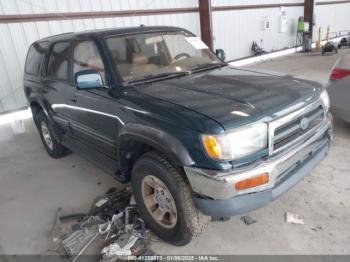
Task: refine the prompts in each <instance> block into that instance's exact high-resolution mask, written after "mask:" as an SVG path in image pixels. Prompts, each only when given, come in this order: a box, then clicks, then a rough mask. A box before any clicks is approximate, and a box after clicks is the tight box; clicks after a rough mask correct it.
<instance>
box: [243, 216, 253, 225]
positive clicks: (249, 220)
mask: <svg viewBox="0 0 350 262" xmlns="http://www.w3.org/2000/svg"><path fill="white" fill-rule="evenodd" d="M241 220H242V221H243V223H244V224H246V225H247V226H250V225H251V224H254V223H256V220H254V219H253V218H251V217H250V216H243V217H241Z"/></svg>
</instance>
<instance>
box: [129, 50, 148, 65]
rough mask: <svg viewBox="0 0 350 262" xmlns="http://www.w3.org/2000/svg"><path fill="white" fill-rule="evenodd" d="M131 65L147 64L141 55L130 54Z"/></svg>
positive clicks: (145, 58) (146, 60)
mask: <svg viewBox="0 0 350 262" xmlns="http://www.w3.org/2000/svg"><path fill="white" fill-rule="evenodd" d="M132 63H133V64H136V65H145V64H147V63H148V59H147V57H146V56H144V55H143V54H136V53H134V54H132Z"/></svg>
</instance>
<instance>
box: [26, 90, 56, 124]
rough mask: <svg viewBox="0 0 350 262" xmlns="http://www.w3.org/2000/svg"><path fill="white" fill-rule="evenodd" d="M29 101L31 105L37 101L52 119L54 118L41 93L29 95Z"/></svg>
mask: <svg viewBox="0 0 350 262" xmlns="http://www.w3.org/2000/svg"><path fill="white" fill-rule="evenodd" d="M28 102H29V105H28V106H29V107H31V103H32V102H34V103H37V104H38V105H39V106H40V107H41V109H42V110H43V111H44V114H45V115H46V116H47V117H48V118H49V119H50V120H52V115H51V114H50V111H49V109H48V108H47V107H46V106H45V103H44V101H43V100H42V99H41V98H40V96H39V95H34V96H29V97H28Z"/></svg>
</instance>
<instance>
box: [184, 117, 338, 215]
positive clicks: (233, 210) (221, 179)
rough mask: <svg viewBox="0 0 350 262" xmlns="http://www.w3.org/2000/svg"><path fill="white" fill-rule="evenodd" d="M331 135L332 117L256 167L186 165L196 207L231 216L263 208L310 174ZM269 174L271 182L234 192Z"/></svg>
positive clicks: (205, 211) (214, 213)
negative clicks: (221, 168)
mask: <svg viewBox="0 0 350 262" xmlns="http://www.w3.org/2000/svg"><path fill="white" fill-rule="evenodd" d="M330 138H331V120H330V119H328V118H327V120H326V124H324V125H322V126H321V127H320V128H319V129H318V130H317V132H316V133H315V135H314V136H313V137H311V138H310V139H309V140H307V141H306V142H305V143H303V144H302V145H299V146H297V147H295V148H293V149H290V150H289V151H288V152H286V153H284V154H280V155H278V156H276V157H272V158H270V159H269V160H266V161H263V162H260V163H258V164H256V165H255V166H253V167H251V166H250V167H248V168H244V169H237V170H231V171H228V172H224V171H217V170H205V169H199V168H193V167H185V172H186V174H187V177H188V180H189V182H190V184H191V187H192V189H193V191H194V192H195V193H197V196H196V197H195V202H196V205H197V207H198V208H199V209H200V210H201V211H202V212H203V213H205V214H207V215H210V216H216V217H229V216H232V215H236V214H240V213H245V212H248V211H251V210H254V209H257V208H259V207H262V206H264V205H266V204H268V203H269V202H271V201H272V200H274V199H276V198H277V197H279V196H280V195H281V194H283V193H284V192H286V191H288V190H289V189H290V188H291V187H293V186H294V185H295V184H297V183H298V182H299V181H300V180H301V179H303V178H304V177H305V176H307V175H308V174H309V173H310V171H311V170H312V169H313V168H314V167H315V166H317V164H318V163H319V162H320V161H321V160H323V159H324V158H325V156H326V155H327V153H328V150H329V144H330ZM263 173H269V182H268V183H267V184H265V185H261V186H258V187H255V188H250V189H247V190H242V191H238V192H237V191H235V184H236V183H237V182H238V181H242V180H245V179H248V178H252V177H255V176H258V175H260V174H263Z"/></svg>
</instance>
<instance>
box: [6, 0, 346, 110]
mask: <svg viewBox="0 0 350 262" xmlns="http://www.w3.org/2000/svg"><path fill="white" fill-rule="evenodd" d="M324 1H329V0H317V2H324ZM333 1H336V0H333ZM303 2H304V0H212V5H213V6H214V7H218V6H238V5H266V4H276V3H277V4H281V3H282V4H302V3H303ZM197 6H198V0H0V15H18V14H36V13H39V14H42V13H63V12H89V11H112V10H113V11H119V10H143V9H158V8H184V7H197ZM285 10H286V12H287V18H288V27H287V31H286V32H284V33H280V25H279V19H280V15H281V10H280V8H263V9H262V8H258V9H245V10H229V11H214V12H213V21H212V22H213V35H214V48H223V49H224V50H225V51H226V55H227V59H228V60H231V59H236V58H242V57H245V56H250V55H251V54H252V53H251V45H252V42H253V41H256V42H257V43H258V44H259V45H262V47H263V48H264V49H266V50H267V51H272V50H278V49H281V48H284V47H291V46H293V45H294V44H295V38H296V24H297V20H298V17H299V16H302V15H303V6H291V7H286V9H285ZM349 14H350V4H349V3H348V4H333V5H317V6H316V22H317V26H322V27H323V28H324V29H323V36H324V34H325V28H326V26H327V25H330V26H331V31H332V32H333V31H340V30H347V29H350V25H349V24H350V22H349V21H350V20H349V18H348V16H349ZM264 20H268V21H269V22H270V29H265V30H262V22H263V21H264ZM140 24H145V25H175V26H180V27H184V28H186V29H188V30H190V31H192V32H193V33H195V34H197V35H200V25H199V14H198V13H184V14H167V15H152V16H134V17H118V18H96V19H81V20H62V21H49V22H47V21H42V22H26V23H11V24H0V79H1V81H0V112H2V111H7V110H12V109H16V108H19V107H22V106H24V105H25V104H26V101H25V98H24V95H23V90H22V75H23V67H24V60H25V57H26V52H27V49H28V46H29V45H30V44H31V43H32V42H33V41H35V40H37V39H40V38H43V37H46V36H49V35H54V34H60V33H64V32H70V31H82V30H87V29H95V28H110V27H126V26H138V25H140ZM314 32H315V34H317V30H314ZM314 39H316V38H314ZM261 40H263V42H262V43H261Z"/></svg>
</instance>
